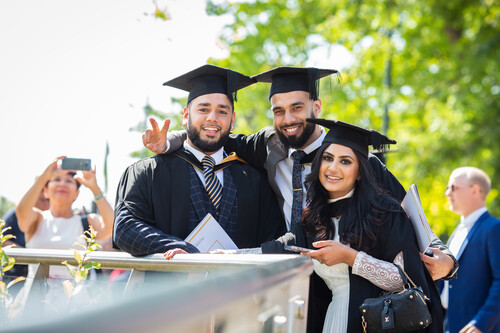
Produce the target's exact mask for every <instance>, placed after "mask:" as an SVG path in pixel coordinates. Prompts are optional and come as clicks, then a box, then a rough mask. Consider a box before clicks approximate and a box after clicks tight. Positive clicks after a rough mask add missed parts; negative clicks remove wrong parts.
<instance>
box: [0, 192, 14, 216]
mask: <svg viewBox="0 0 500 333" xmlns="http://www.w3.org/2000/svg"><path fill="white" fill-rule="evenodd" d="M12 207H14V203H12V202H10V201H9V200H8V199H7V198H5V197H1V196H0V216H4V215H5V213H7V212H8V211H9V210H10V209H11V208H12Z"/></svg>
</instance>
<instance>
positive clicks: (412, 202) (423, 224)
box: [401, 184, 434, 252]
mask: <svg viewBox="0 0 500 333" xmlns="http://www.w3.org/2000/svg"><path fill="white" fill-rule="evenodd" d="M401 206H402V207H403V209H404V210H405V211H406V214H408V217H409V218H410V220H411V223H412V224H413V228H414V229H415V233H416V234H417V240H418V247H419V250H420V252H424V251H425V250H426V249H427V247H429V244H430V243H431V240H432V238H433V237H434V233H433V232H432V230H431V227H430V226H429V223H428V222H427V219H426V217H425V214H424V210H423V209H422V203H421V202H420V196H419V195H418V190H417V185H415V184H412V185H411V186H410V189H409V190H408V193H406V196H405V198H404V199H403V202H401Z"/></svg>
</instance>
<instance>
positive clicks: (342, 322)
mask: <svg viewBox="0 0 500 333" xmlns="http://www.w3.org/2000/svg"><path fill="white" fill-rule="evenodd" d="M332 220H333V222H334V223H335V230H338V226H339V222H338V221H339V219H337V218H334V219H332ZM333 240H335V241H338V240H339V236H338V232H335V237H334V239H333ZM313 264H314V271H315V272H316V274H318V275H319V276H320V277H321V278H322V279H323V280H324V281H325V283H326V285H327V286H328V288H330V290H331V291H332V301H331V302H330V305H329V306H328V311H327V312H326V317H325V323H324V324H323V333H326V332H328V333H345V332H346V331H347V318H348V312H349V265H347V264H337V265H333V266H328V265H325V264H321V263H320V262H319V261H317V260H315V259H313Z"/></svg>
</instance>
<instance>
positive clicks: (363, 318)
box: [361, 316, 367, 333]
mask: <svg viewBox="0 0 500 333" xmlns="http://www.w3.org/2000/svg"><path fill="white" fill-rule="evenodd" d="M361 326H363V333H367V332H366V326H367V324H366V320H365V316H361Z"/></svg>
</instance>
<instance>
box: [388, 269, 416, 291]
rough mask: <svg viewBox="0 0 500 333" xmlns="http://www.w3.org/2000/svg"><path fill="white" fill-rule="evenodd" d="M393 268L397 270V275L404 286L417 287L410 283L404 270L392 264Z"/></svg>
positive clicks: (410, 280)
mask: <svg viewBox="0 0 500 333" xmlns="http://www.w3.org/2000/svg"><path fill="white" fill-rule="evenodd" d="M394 266H396V267H397V268H398V271H399V275H401V279H402V280H403V285H404V286H411V287H413V288H416V287H417V285H416V284H415V283H414V282H413V281H412V279H410V277H409V276H408V274H406V272H405V270H404V269H403V268H402V267H401V265H396V264H394Z"/></svg>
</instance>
